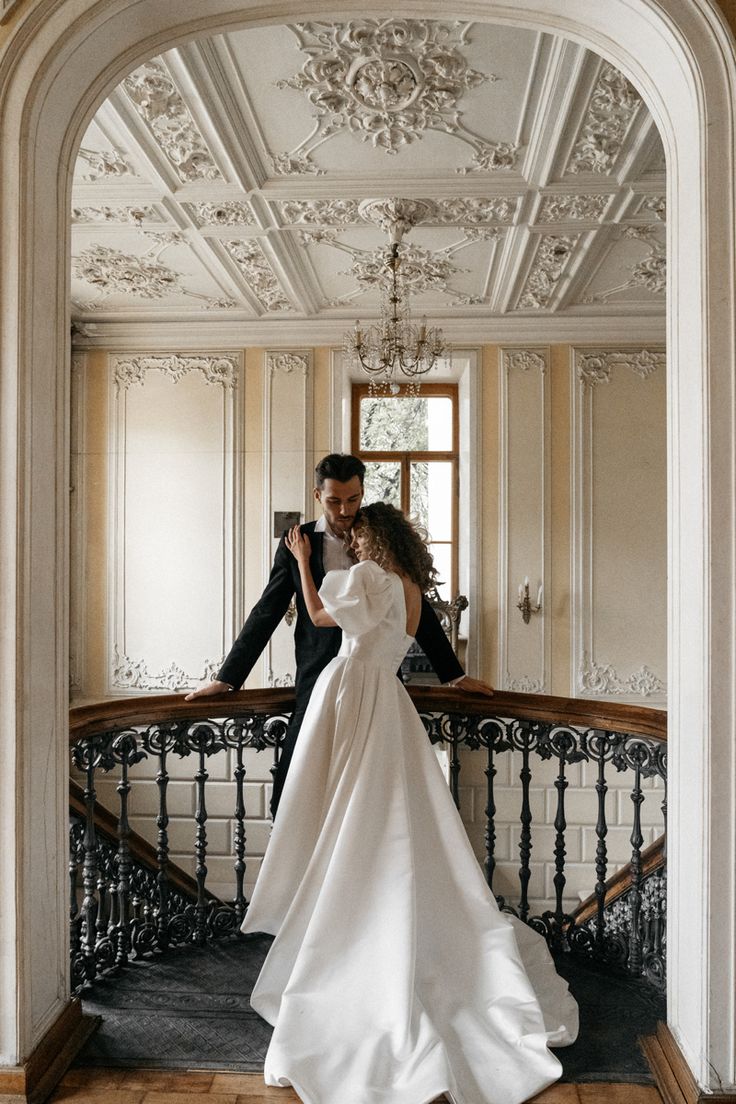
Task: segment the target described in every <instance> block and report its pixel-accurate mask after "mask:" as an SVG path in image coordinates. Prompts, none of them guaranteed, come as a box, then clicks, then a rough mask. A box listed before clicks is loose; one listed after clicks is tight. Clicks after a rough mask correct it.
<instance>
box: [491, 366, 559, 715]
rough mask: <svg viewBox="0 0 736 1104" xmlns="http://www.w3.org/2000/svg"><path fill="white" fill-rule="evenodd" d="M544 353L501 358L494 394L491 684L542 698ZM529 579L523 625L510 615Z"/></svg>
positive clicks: (545, 637)
mask: <svg viewBox="0 0 736 1104" xmlns="http://www.w3.org/2000/svg"><path fill="white" fill-rule="evenodd" d="M548 369H549V353H548V350H547V349H546V348H534V349H528V348H527V349H511V348H505V349H503V350H502V352H501V386H500V388H499V419H500V461H501V466H500V472H499V588H498V590H499V601H498V612H499V625H498V649H499V680H500V685H501V686H502V687H503V688H504V689H506V690H516V691H520V692H524V693H543V692H544V691H545V690H548V681H549V632H548V629H547V626H548V618H547V617H546V615H545V610H544V601H545V597H544V591H545V589H546V584H547V581H548V575H549V571H548V559H549V497H550V496H549V489H548V483H549V448H550V436H551V434H550V424H549V420H550V411H549V397H548ZM527 578H528V580H529V589H530V593H531V598H532V602H533V603H534V604H536V602H537V598H538V595H539V590H540V588H542V610H541V611H540V612H539V613H533V614H532V616H531V618H530V621H529V623H528V624H525V623H524V621H523V620H522V615H521V612H520V610H519V609H517V602H518V601H519V597H520V595H519V587H520V586H523V584H524V580H525V579H527Z"/></svg>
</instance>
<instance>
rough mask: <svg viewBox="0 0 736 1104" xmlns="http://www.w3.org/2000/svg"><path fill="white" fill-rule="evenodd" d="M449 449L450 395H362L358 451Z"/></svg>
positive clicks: (450, 423) (450, 437)
mask: <svg viewBox="0 0 736 1104" xmlns="http://www.w3.org/2000/svg"><path fill="white" fill-rule="evenodd" d="M451 449H452V400H451V399H449V398H445V397H444V396H436V397H434V396H425V397H422V396H421V395H420V396H418V397H411V398H410V397H408V396H407V397H400V398H385V397H383V396H367V397H364V398H362V399H361V401H360V451H361V452H397V451H400V452H428V451H440V452H442V451H450V450H451Z"/></svg>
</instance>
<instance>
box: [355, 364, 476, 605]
mask: <svg viewBox="0 0 736 1104" xmlns="http://www.w3.org/2000/svg"><path fill="white" fill-rule="evenodd" d="M369 387H370V384H368V383H354V384H353V387H352V398H351V411H350V442H351V452H352V453H353V455H354V456H358V457H360V459H361V460H362V461H363V463H364V464H366V463H370V462H372V461H390V462H392V463H400V464H401V509H402V510H403V512H404V513H405V514H407V515H409V513H410V507H409V485H410V478H411V476H410V471H411V464H412V463H417V462H421V461H423V460H425V461H445V462H449V463H451V464H452V488H453V490H452V503H451V510H452V517H451V534H452V535H451V539H450V540H449V541H433V543H435V544H449V545H450V549H451V563H452V570H451V578H450V579H449V580H448V582H449V594H448V599H449V601H452V600H453V599H454V598H455V597H456V596H457V594H458V578H459V568H458V559H459V547H458V537H459V521H458V504H459V498H460V495H459V478H460V410H459V407H460V403H459V396H458V385H457V384H456V383H423V384H422V387H421V391H420V392H419V397H420V398H422V397H425V398H430V397H436V396H440V397H442V398H449V399H450V400H451V401H452V448H451V449H450V450H447V449H445V450H426V451H416V452H401V451H390V450H380V451H378V450H377V451H373V450H372V449H371V451H370V452H367V451H362V450H361V448H360V402H361V399H363V398H367V397H368V394H369ZM407 395H408V387H407V386H406V384H404V385H400V386H399V390H398V391H397V392H396V393H395V394H390V395H387V396H386V398H391V399H400V398H402V397H404V398H406V397H407ZM379 397H380V396H379Z"/></svg>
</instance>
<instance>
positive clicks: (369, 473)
mask: <svg viewBox="0 0 736 1104" xmlns="http://www.w3.org/2000/svg"><path fill="white" fill-rule="evenodd" d="M352 413H353V418H352V446H351V447H352V451H353V452H354V453H355V455H356V456H359V457H360V458H361V460H362V461H363V463H364V464H365V465H366V478H365V501H366V502H367V503H368V502H378V501H384V502H390V503H391V504H392V505H393V506H398V508H399V509H400V510H403V511H404V513H405V514H407V515H409V516H410V517H412V518H415V519H416V520H417V521H418V522H419V523H420V525H422V526H423V527H424V528H425V529H426V530H427V532H428V533H429V535H430V551H431V552H432V555H433V556H434V562H435V566H436V568H437V570H438V572H439V579H440V583H441V585H440V586H439V587H438V589H439V592H440V594H441V596H442V598H443V599H445V600H448V601H449V600H451V599H452V598H453V597H454V596H455V595H456V594H457V585H458V584H457V573H458V565H457V524H458V522H457V501H458V495H457V485H458V484H457V480H458V409H457V386H456V385H455V384H429V383H424V384H422V388H421V391H420V392H419V395H409V394H407V390H406V388H405V387H399V388H398V389H397V390H396V392H395V393H393V394H388V395H370V394H369V393H368V384H356V385H355V386H354V387H353V411H352Z"/></svg>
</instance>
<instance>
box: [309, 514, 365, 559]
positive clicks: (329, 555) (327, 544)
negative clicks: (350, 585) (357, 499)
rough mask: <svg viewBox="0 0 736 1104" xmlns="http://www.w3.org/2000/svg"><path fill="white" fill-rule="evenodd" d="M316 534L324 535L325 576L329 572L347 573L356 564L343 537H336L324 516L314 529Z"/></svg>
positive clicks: (323, 557)
mask: <svg viewBox="0 0 736 1104" xmlns="http://www.w3.org/2000/svg"><path fill="white" fill-rule="evenodd" d="M314 531H315V533H323V534H324V538H323V541H322V566H323V567H324V569H325V574H327V572H328V571H346V570H347V568H349V567H352V566H353V565H354V563H355V560H354V558H353V557H352V556H351V554H350V551H349V549H348V547H347V545H346V544H345V541H344V540H343V539H342V537H338V536H335V534H334V533H333V532H332V530H331V529H330V527H329V525H328V524H327V518H326V517H325V515H324V514H323V515H322V517H321V518H320V519H319V521H318V522H317V524H316V525H315V527H314Z"/></svg>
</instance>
